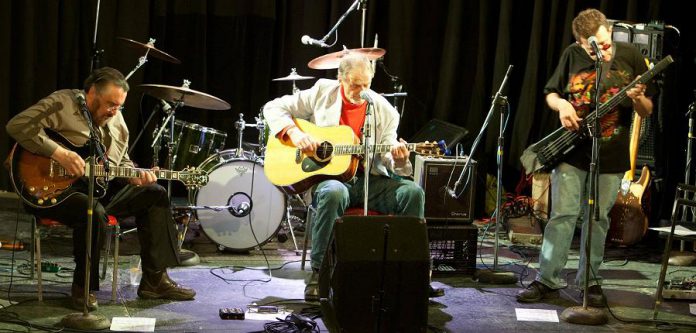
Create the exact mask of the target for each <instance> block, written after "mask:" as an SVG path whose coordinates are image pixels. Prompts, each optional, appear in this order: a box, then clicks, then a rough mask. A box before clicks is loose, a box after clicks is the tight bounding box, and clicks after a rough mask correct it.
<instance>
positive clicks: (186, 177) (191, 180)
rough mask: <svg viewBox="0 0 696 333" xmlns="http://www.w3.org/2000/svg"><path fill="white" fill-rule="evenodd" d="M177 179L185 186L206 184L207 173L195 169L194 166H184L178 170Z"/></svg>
mask: <svg viewBox="0 0 696 333" xmlns="http://www.w3.org/2000/svg"><path fill="white" fill-rule="evenodd" d="M179 180H180V181H181V182H182V183H184V185H186V187H201V186H205V185H206V184H208V180H209V179H208V173H207V172H205V171H203V170H201V169H196V167H190V168H185V169H184V170H181V171H180V172H179Z"/></svg>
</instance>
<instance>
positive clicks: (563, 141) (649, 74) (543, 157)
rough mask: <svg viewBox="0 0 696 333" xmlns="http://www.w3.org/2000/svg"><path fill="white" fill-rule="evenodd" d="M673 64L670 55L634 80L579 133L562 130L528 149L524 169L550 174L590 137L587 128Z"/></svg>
mask: <svg viewBox="0 0 696 333" xmlns="http://www.w3.org/2000/svg"><path fill="white" fill-rule="evenodd" d="M673 62H674V59H672V56H667V57H665V58H664V59H662V60H661V61H660V62H659V63H657V65H655V66H654V67H653V68H651V69H649V70H648V71H646V72H645V73H643V74H642V75H641V76H640V77H637V78H636V79H634V80H633V81H631V83H629V84H628V85H626V86H625V87H623V89H621V91H619V92H618V93H617V94H616V95H614V96H612V97H611V98H610V99H609V100H608V101H606V102H605V103H602V104H601V105H600V106H599V108H598V109H597V110H595V111H593V112H591V113H590V114H588V115H587V116H586V117H585V118H584V119H583V120H582V124H581V126H580V130H579V131H577V132H571V131H568V130H566V129H565V128H563V127H561V128H559V129H557V130H555V131H553V132H552V133H551V134H549V135H547V136H546V137H545V138H543V139H541V140H540V141H538V142H536V143H534V144H532V145H531V146H529V147H528V148H527V149H525V150H524V152H523V153H522V156H521V157H520V162H522V166H523V167H524V169H525V170H526V172H527V174H530V173H532V172H546V171H550V170H551V169H553V168H554V167H555V166H556V165H557V164H558V163H560V162H561V161H562V160H563V159H564V158H565V157H566V156H567V155H568V154H569V153H570V152H571V151H573V149H575V147H576V146H577V145H578V144H579V143H580V142H581V141H582V140H584V139H585V138H587V137H588V135H587V133H589V130H588V127H587V126H588V125H591V124H593V123H594V120H595V118H596V117H600V118H601V117H602V116H604V115H605V114H607V113H608V112H609V111H611V110H612V109H613V108H615V107H616V106H617V105H619V104H620V103H621V102H623V101H624V100H626V98H628V95H626V92H627V91H628V90H629V89H631V88H633V87H634V86H635V85H636V84H646V83H647V82H648V81H650V80H652V79H653V78H654V77H655V76H656V75H657V74H659V73H660V72H662V71H663V70H664V69H665V68H667V66H669V65H670V64H671V63H673Z"/></svg>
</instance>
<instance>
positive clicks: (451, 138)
mask: <svg viewBox="0 0 696 333" xmlns="http://www.w3.org/2000/svg"><path fill="white" fill-rule="evenodd" d="M468 134H469V131H468V130H467V129H466V128H464V127H461V126H457V125H455V124H452V123H448V122H446V121H443V120H439V119H432V120H430V121H429V122H428V123H427V124H425V126H423V128H421V129H420V130H419V131H418V132H417V133H416V134H415V135H414V136H413V137H412V138H411V140H410V141H409V142H423V141H440V140H445V143H446V144H447V149H450V150H452V151H454V148H455V146H456V145H457V143H459V142H460V141H462V140H464V138H466V136H467V135H468Z"/></svg>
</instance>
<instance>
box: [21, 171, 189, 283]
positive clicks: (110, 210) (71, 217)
mask: <svg viewBox="0 0 696 333" xmlns="http://www.w3.org/2000/svg"><path fill="white" fill-rule="evenodd" d="M106 198H110V199H106ZM32 213H34V214H36V215H39V216H41V217H47V218H51V219H54V220H56V221H59V222H61V223H63V224H65V225H68V226H70V227H71V228H73V255H74V257H75V273H74V275H73V283H74V284H77V285H78V286H84V283H85V258H86V255H87V254H86V247H87V240H86V237H87V223H86V222H87V195H86V194H82V193H76V194H74V195H72V196H71V197H69V198H67V199H66V200H65V201H64V202H62V203H61V204H60V205H58V206H56V207H52V208H46V209H41V210H33V211H32ZM92 214H93V216H92V220H93V224H92V260H91V261H90V289H91V290H99V259H100V255H101V247H102V239H103V234H104V228H105V226H106V225H107V222H108V217H107V214H108V215H114V216H116V217H126V216H135V223H136V226H137V228H138V232H137V234H138V240H139V241H140V257H141V260H142V267H143V271H145V272H155V271H160V270H164V269H166V268H167V267H171V266H176V265H178V264H179V257H178V255H177V231H176V226H175V224H174V219H173V217H172V214H171V208H170V203H169V198H168V196H167V191H166V190H165V189H164V188H163V187H162V186H160V185H158V184H152V185H147V186H132V185H126V186H125V187H123V188H122V189H120V190H119V191H117V192H116V194H114V195H113V196H111V195H107V196H106V197H105V199H101V200H100V201H98V202H96V203H95V205H94V208H93V213H92Z"/></svg>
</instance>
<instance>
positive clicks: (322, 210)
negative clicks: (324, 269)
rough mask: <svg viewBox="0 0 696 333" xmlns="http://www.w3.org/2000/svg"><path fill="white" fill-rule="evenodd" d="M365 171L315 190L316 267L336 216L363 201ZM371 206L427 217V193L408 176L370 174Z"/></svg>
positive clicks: (384, 210) (374, 208)
mask: <svg viewBox="0 0 696 333" xmlns="http://www.w3.org/2000/svg"><path fill="white" fill-rule="evenodd" d="M363 177H364V176H363V175H362V174H360V175H358V176H357V177H355V178H353V179H352V180H350V181H348V182H345V183H342V182H340V181H337V180H325V181H323V182H321V183H319V185H317V187H316V189H315V190H314V199H313V202H314V206H315V207H316V213H315V214H314V219H313V220H312V254H311V259H312V268H313V269H315V270H318V269H319V267H321V262H322V260H323V259H324V253H325V252H326V248H327V247H328V245H329V240H330V239H331V233H332V232H333V226H334V223H335V222H336V219H338V218H339V217H341V216H343V212H345V210H346V208H348V207H354V206H360V207H362V205H363V201H364V200H363V198H364V191H363V185H364V183H363V180H364V178H363ZM369 181H370V183H369V193H368V198H367V202H368V204H367V206H368V208H369V209H370V210H375V211H378V212H380V213H383V214H392V215H401V216H416V217H419V218H423V214H424V206H423V205H424V203H425V194H424V193H423V189H421V188H420V187H419V186H418V185H416V183H414V182H412V181H410V180H405V179H393V178H389V177H386V176H375V175H370V179H369Z"/></svg>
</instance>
